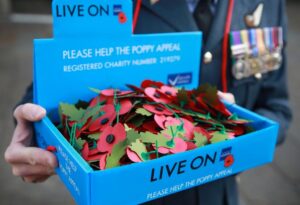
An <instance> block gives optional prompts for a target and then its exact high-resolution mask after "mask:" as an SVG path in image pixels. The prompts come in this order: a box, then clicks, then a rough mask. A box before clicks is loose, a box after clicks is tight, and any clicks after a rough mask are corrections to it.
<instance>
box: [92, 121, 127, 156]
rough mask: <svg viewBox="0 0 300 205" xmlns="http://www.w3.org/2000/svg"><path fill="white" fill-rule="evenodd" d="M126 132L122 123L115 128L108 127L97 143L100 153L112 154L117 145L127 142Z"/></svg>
mask: <svg viewBox="0 0 300 205" xmlns="http://www.w3.org/2000/svg"><path fill="white" fill-rule="evenodd" d="M125 138H126V131H125V128H124V126H123V124H121V123H117V124H116V125H115V126H114V127H112V126H107V127H106V128H105V129H104V130H103V132H102V133H101V134H100V138H99V140H98V142H97V148H98V150H99V152H108V153H111V151H112V149H113V148H114V146H115V145H116V144H118V143H119V142H121V141H122V140H125Z"/></svg>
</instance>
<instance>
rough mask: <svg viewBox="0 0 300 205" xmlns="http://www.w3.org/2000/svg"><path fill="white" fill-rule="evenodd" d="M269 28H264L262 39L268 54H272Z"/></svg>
mask: <svg viewBox="0 0 300 205" xmlns="http://www.w3.org/2000/svg"><path fill="white" fill-rule="evenodd" d="M270 33H271V28H264V39H265V44H266V47H267V49H268V51H269V52H272V42H271V36H270Z"/></svg>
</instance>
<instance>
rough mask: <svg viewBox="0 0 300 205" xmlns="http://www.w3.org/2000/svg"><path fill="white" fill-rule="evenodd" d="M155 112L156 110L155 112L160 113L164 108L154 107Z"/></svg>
mask: <svg viewBox="0 0 300 205" xmlns="http://www.w3.org/2000/svg"><path fill="white" fill-rule="evenodd" d="M155 110H157V111H159V112H161V111H163V110H164V108H162V107H155Z"/></svg>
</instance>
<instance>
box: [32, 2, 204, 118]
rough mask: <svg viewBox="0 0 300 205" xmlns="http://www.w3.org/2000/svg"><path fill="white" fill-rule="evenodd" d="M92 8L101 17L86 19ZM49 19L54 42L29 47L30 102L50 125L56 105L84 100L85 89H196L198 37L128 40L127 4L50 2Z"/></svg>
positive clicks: (87, 92) (180, 35)
mask: <svg viewBox="0 0 300 205" xmlns="http://www.w3.org/2000/svg"><path fill="white" fill-rule="evenodd" d="M96 5H97V8H98V9H99V12H100V10H101V9H102V10H103V11H101V12H103V13H102V15H100V14H99V15H97V16H93V15H91V13H90V12H92V11H94V10H93V9H96ZM102 7H105V8H107V10H105V9H104V8H102ZM106 11H107V12H106ZM53 13H54V34H55V35H54V38H53V39H39V40H35V41H34V62H35V63H34V100H35V103H38V104H40V105H41V106H44V107H45V108H46V109H47V111H48V113H54V115H53V116H54V119H55V118H57V113H56V111H55V110H56V108H57V106H58V104H59V103H60V102H69V103H74V102H76V101H77V100H78V99H82V100H88V99H90V98H91V97H92V96H93V95H94V93H93V92H91V91H90V90H89V88H90V87H94V88H98V89H104V88H120V89H127V88H126V87H125V85H126V84H134V85H139V84H140V83H141V82H142V81H143V80H145V79H151V80H156V81H162V82H164V83H167V84H172V85H174V86H184V87H186V88H195V87H197V86H198V79H199V73H200V72H199V64H200V51H201V40H202V34H201V33H200V32H187V33H169V34H148V35H133V34H132V31H131V30H132V3H131V1H130V0H113V1H112V0H98V1H95V0H72V1H70V0H69V1H68V0H54V1H53ZM120 13H121V14H122V15H121V16H120V15H119V14H120ZM124 15H125V17H124ZM124 18H125V20H126V21H125V20H124Z"/></svg>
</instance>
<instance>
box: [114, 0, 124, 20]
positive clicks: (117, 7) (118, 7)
mask: <svg viewBox="0 0 300 205" xmlns="http://www.w3.org/2000/svg"><path fill="white" fill-rule="evenodd" d="M113 12H114V15H115V16H118V19H119V22H120V23H121V24H123V23H126V21H127V17H126V15H125V13H124V12H123V11H122V5H121V4H115V5H113Z"/></svg>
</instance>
